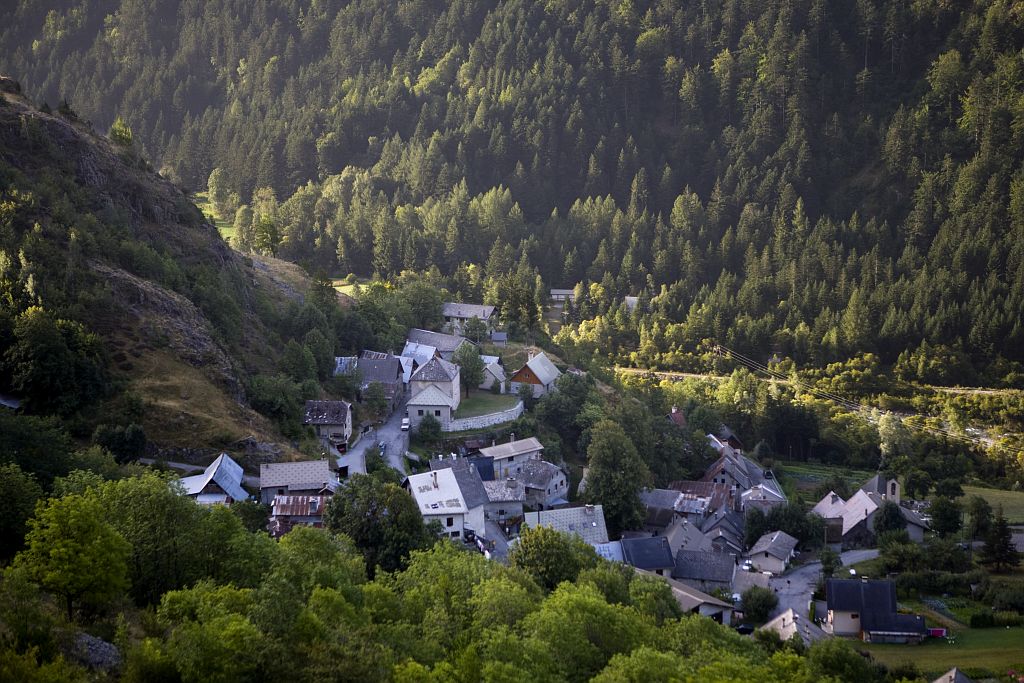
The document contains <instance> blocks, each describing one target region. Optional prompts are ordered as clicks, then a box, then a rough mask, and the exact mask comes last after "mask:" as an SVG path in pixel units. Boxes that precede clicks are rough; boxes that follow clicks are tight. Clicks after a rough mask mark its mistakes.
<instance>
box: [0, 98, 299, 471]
mask: <svg viewBox="0 0 1024 683" xmlns="http://www.w3.org/2000/svg"><path fill="white" fill-rule="evenodd" d="M3 85H4V87H5V89H6V90H7V91H8V92H7V93H6V94H4V95H3V96H2V99H0V193H2V194H0V207H2V208H0V299H2V302H3V305H2V306H0V391H3V392H5V393H8V392H10V393H13V394H14V395H15V396H17V397H20V398H21V399H22V404H23V408H24V411H25V412H27V413H29V414H37V415H39V414H45V415H55V416H58V417H60V418H62V420H63V425H64V427H66V428H67V429H68V430H70V432H71V434H72V436H76V437H88V436H90V435H91V434H92V432H93V429H94V428H95V427H97V426H102V425H106V426H109V427H113V428H116V427H121V428H124V427H125V426H126V425H129V424H138V425H140V426H142V427H143V428H144V430H145V432H146V433H147V434H149V436H150V438H151V439H154V440H155V441H157V442H158V443H159V444H161V445H175V446H207V447H209V446H212V447H223V446H226V445H228V444H229V443H231V442H233V441H236V440H238V439H241V438H244V437H247V436H253V437H255V438H256V439H257V440H276V438H277V437H276V430H275V429H274V428H273V427H272V425H271V424H270V423H269V422H268V421H266V420H264V419H263V418H261V417H260V416H259V415H257V414H256V413H255V412H253V411H252V410H251V409H250V408H249V407H248V405H247V403H246V395H247V387H246V383H247V381H248V379H249V376H250V375H251V374H253V373H257V372H260V371H263V370H265V369H267V368H272V367H273V364H274V362H275V359H276V357H277V354H276V353H275V352H274V350H273V346H272V343H273V339H274V336H275V334H276V333H275V332H274V329H273V323H275V316H274V314H273V313H272V310H273V309H274V308H279V307H283V306H284V303H286V302H287V301H288V300H289V299H288V297H287V296H286V294H285V293H283V292H281V291H280V290H279V288H278V287H276V286H274V285H273V284H271V283H270V282H269V281H267V280H266V279H265V278H262V277H259V276H258V274H257V273H256V272H255V271H254V269H253V265H252V263H251V262H250V261H249V260H248V259H246V258H243V257H242V256H240V255H239V254H238V253H237V252H234V251H232V250H231V249H230V248H228V247H227V245H225V244H224V242H223V241H222V240H221V239H220V237H219V236H218V234H217V232H216V230H215V229H214V228H213V226H211V225H210V224H209V223H208V222H207V221H206V220H205V219H204V218H203V217H202V215H201V214H200V213H199V212H198V211H197V210H196V208H195V207H194V206H193V205H192V204H191V203H190V202H189V201H188V199H187V198H186V197H185V196H184V195H183V194H182V193H181V191H180V190H178V189H177V188H175V187H174V186H173V185H171V184H170V183H168V182H167V181H166V180H164V179H163V178H161V177H159V176H158V175H157V174H155V173H154V172H152V171H151V170H149V168H148V165H147V164H146V162H145V161H144V160H143V159H142V158H141V157H140V156H139V155H138V153H137V152H136V151H135V150H134V149H133V147H132V144H131V141H130V139H123V138H122V139H121V140H117V139H115V140H107V139H104V138H100V137H98V136H96V135H94V134H93V133H92V132H91V130H90V129H89V128H88V127H87V126H86V125H84V124H82V123H81V122H79V121H78V119H77V117H76V115H75V114H74V112H73V111H71V110H70V109H64V110H63V111H61V112H58V113H47V112H45V111H42V112H41V111H37V110H35V109H34V108H33V107H31V106H29V105H28V104H27V103H26V102H24V101H23V100H22V99H21V98H20V97H18V96H17V94H16V91H17V86H16V84H14V83H13V82H12V81H9V80H6V79H4V81H3ZM136 455H137V454H136Z"/></svg>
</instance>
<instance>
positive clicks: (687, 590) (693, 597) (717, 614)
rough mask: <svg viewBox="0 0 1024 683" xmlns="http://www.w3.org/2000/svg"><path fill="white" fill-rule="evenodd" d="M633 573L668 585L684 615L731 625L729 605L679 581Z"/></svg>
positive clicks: (648, 573) (641, 571) (642, 572)
mask: <svg viewBox="0 0 1024 683" xmlns="http://www.w3.org/2000/svg"><path fill="white" fill-rule="evenodd" d="M634 571H636V573H637V574H639V575H640V576H649V577H651V578H657V579H661V580H662V581H664V582H665V583H666V584H668V587H669V588H671V589H672V597H674V598H675V599H676V604H678V605H679V608H680V609H681V610H683V613H684V614H699V615H701V616H702V617H707V618H708V619H711V620H712V621H715V622H718V623H719V624H723V625H725V626H731V625H732V615H733V606H732V605H730V604H729V603H727V602H725V601H723V600H719V599H718V598H716V597H714V596H712V595H708V594H707V593H705V592H703V591H699V590H697V589H696V588H694V587H693V586H688V585H686V584H685V583H683V582H681V581H676V580H675V579H673V578H670V577H669V576H667V575H663V574H654V573H652V572H648V571H644V570H642V569H639V568H634Z"/></svg>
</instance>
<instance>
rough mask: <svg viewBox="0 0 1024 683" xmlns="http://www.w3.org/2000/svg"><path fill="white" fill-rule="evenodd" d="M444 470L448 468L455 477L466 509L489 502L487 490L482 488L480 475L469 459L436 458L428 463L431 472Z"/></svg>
mask: <svg viewBox="0 0 1024 683" xmlns="http://www.w3.org/2000/svg"><path fill="white" fill-rule="evenodd" d="M445 468H450V469H451V471H452V474H454V475H455V481H456V483H458V485H459V490H460V491H462V498H463V500H465V501H466V507H467V508H469V509H470V510H472V509H473V508H475V507H478V506H480V505H485V504H486V503H487V502H489V500H490V499H489V498H488V497H487V489H486V488H484V482H483V480H482V479H481V478H480V473H479V472H478V471H477V469H476V467H474V466H473V463H471V462H470V461H469V459H467V458H455V459H452V458H443V459H442V458H436V459H434V460H431V461H430V469H431V470H440V469H445Z"/></svg>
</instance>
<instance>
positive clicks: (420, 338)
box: [406, 328, 471, 353]
mask: <svg viewBox="0 0 1024 683" xmlns="http://www.w3.org/2000/svg"><path fill="white" fill-rule="evenodd" d="M406 339H407V340H408V341H411V342H414V343H416V344H426V345H427V346H433V347H434V348H436V349H437V350H438V351H440V352H441V353H452V352H453V351H455V349H457V348H459V347H460V346H462V345H463V344H467V343H471V342H470V341H469V340H468V339H466V338H465V337H459V336H457V335H454V334H444V333H442V332H431V331H430V330H421V329H418V328H413V329H411V330H409V336H408V337H406Z"/></svg>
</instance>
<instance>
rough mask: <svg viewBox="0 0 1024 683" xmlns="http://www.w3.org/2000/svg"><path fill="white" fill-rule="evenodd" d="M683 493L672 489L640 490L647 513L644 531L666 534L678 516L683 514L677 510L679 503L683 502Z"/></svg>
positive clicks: (641, 500) (641, 499)
mask: <svg viewBox="0 0 1024 683" xmlns="http://www.w3.org/2000/svg"><path fill="white" fill-rule="evenodd" d="M682 498H683V494H682V493H680V492H679V491H674V490H672V489H643V490H641V491H640V502H641V503H643V505H644V508H645V509H646V510H647V514H646V516H645V517H644V527H643V528H644V531H648V532H650V533H652V534H664V533H666V531H667V530H668V529H669V528H671V527H672V526H673V525H674V524H675V522H676V518H677V517H680V516H682V515H681V514H680V513H679V512H678V511H677V508H676V506H677V504H681V503H682Z"/></svg>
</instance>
